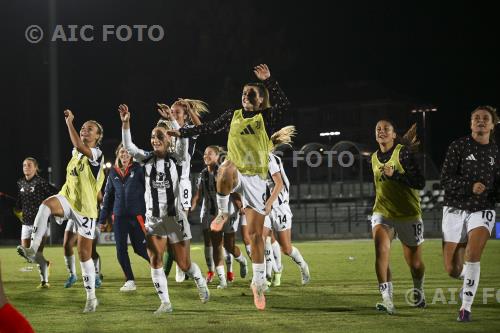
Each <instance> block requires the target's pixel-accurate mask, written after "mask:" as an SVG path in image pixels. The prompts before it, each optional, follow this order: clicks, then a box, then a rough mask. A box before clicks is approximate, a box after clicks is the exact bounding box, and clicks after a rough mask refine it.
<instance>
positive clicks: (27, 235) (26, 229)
mask: <svg viewBox="0 0 500 333" xmlns="http://www.w3.org/2000/svg"><path fill="white" fill-rule="evenodd" d="M32 232H33V226H32V225H25V224H23V226H22V228H21V240H23V239H31V233H32ZM44 236H45V237H49V236H50V223H49V224H48V225H47V231H46V232H45V235H44Z"/></svg>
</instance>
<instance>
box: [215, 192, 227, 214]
mask: <svg viewBox="0 0 500 333" xmlns="http://www.w3.org/2000/svg"><path fill="white" fill-rule="evenodd" d="M216 197H217V206H218V207H219V210H220V211H221V212H222V213H224V214H228V213H229V194H228V195H223V194H219V193H217V195H216Z"/></svg>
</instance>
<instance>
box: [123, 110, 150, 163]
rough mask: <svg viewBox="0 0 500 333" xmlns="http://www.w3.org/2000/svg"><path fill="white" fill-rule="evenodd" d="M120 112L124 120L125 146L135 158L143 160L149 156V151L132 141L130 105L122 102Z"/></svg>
mask: <svg viewBox="0 0 500 333" xmlns="http://www.w3.org/2000/svg"><path fill="white" fill-rule="evenodd" d="M118 112H119V113H120V119H121V121H122V142H123V147H124V148H125V149H126V150H127V151H128V153H129V154H130V155H131V156H132V157H133V158H135V159H136V160H137V161H139V162H141V161H143V160H144V159H146V158H147V157H149V153H147V152H145V151H144V150H142V149H139V148H138V147H137V146H136V145H135V144H134V143H133V142H132V134H131V133H130V112H129V110H128V106H127V105H125V104H120V106H119V107H118Z"/></svg>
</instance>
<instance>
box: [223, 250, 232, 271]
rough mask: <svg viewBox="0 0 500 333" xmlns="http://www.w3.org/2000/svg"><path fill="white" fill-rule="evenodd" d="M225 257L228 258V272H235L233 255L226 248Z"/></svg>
mask: <svg viewBox="0 0 500 333" xmlns="http://www.w3.org/2000/svg"><path fill="white" fill-rule="evenodd" d="M224 258H225V259H226V267H227V271H228V272H233V258H234V257H233V255H232V254H231V253H229V252H227V251H226V249H224Z"/></svg>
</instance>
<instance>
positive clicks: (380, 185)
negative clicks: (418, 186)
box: [372, 144, 422, 222]
mask: <svg viewBox="0 0 500 333" xmlns="http://www.w3.org/2000/svg"><path fill="white" fill-rule="evenodd" d="M402 147H403V145H400V144H398V145H397V146H396V148H395V149H394V151H393V152H392V155H391V158H390V159H389V161H387V163H385V165H390V166H391V167H392V168H393V169H394V170H395V171H398V172H399V173H401V174H404V173H405V170H404V169H403V166H402V165H401V162H400V161H399V153H400V151H401V148H402ZM383 167H384V164H383V163H380V161H379V160H378V158H377V152H375V153H373V155H372V170H373V181H374V183H375V194H376V197H375V205H374V206H373V213H374V214H380V215H382V216H383V217H384V218H386V219H389V220H393V221H402V222H404V221H415V220H417V219H420V218H421V215H422V211H421V209H420V197H419V195H418V190H415V189H412V188H411V187H409V186H407V185H405V184H403V183H401V182H398V181H395V180H391V179H388V178H387V177H386V176H385V175H384V174H383V172H382V170H383Z"/></svg>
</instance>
